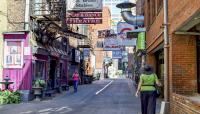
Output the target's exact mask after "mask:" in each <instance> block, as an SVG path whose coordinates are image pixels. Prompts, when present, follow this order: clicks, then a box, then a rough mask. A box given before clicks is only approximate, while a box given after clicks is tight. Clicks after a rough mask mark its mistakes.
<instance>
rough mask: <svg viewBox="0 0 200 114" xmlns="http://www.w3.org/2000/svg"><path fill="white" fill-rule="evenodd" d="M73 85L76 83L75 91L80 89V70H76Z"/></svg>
mask: <svg viewBox="0 0 200 114" xmlns="http://www.w3.org/2000/svg"><path fill="white" fill-rule="evenodd" d="M72 78H73V85H74V92H77V90H78V82H79V74H78V71H75V72H74V74H73V77H72Z"/></svg>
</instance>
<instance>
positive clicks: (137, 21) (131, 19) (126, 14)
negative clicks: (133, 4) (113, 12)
mask: <svg viewBox="0 0 200 114" xmlns="http://www.w3.org/2000/svg"><path fill="white" fill-rule="evenodd" d="M121 16H122V18H123V19H124V21H125V22H127V23H128V24H131V25H144V16H142V15H136V16H135V15H133V14H132V12H131V11H122V12H121Z"/></svg>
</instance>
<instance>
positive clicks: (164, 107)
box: [160, 0, 170, 114]
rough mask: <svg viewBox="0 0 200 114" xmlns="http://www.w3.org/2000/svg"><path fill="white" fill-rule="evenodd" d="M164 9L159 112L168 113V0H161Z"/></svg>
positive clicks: (161, 113)
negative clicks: (161, 85)
mask: <svg viewBox="0 0 200 114" xmlns="http://www.w3.org/2000/svg"><path fill="white" fill-rule="evenodd" d="M163 9H164V101H163V102H162V104H161V110H160V114H169V113H170V102H169V74H168V72H169V69H168V66H169V63H168V60H169V35H168V0H163Z"/></svg>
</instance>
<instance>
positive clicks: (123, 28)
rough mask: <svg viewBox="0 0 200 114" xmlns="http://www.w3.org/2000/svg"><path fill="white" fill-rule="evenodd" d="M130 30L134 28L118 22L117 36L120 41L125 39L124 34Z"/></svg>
mask: <svg viewBox="0 0 200 114" xmlns="http://www.w3.org/2000/svg"><path fill="white" fill-rule="evenodd" d="M132 30H135V26H133V25H130V24H128V23H126V22H119V23H118V24H117V34H118V36H119V38H121V39H126V38H127V35H126V33H127V32H130V31H132Z"/></svg>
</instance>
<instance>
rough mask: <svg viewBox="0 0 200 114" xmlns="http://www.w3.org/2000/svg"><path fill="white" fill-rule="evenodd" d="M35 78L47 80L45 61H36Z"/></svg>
mask: <svg viewBox="0 0 200 114" xmlns="http://www.w3.org/2000/svg"><path fill="white" fill-rule="evenodd" d="M35 64H36V65H35V76H36V77H37V78H41V79H44V78H45V61H39V60H36V62H35Z"/></svg>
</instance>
